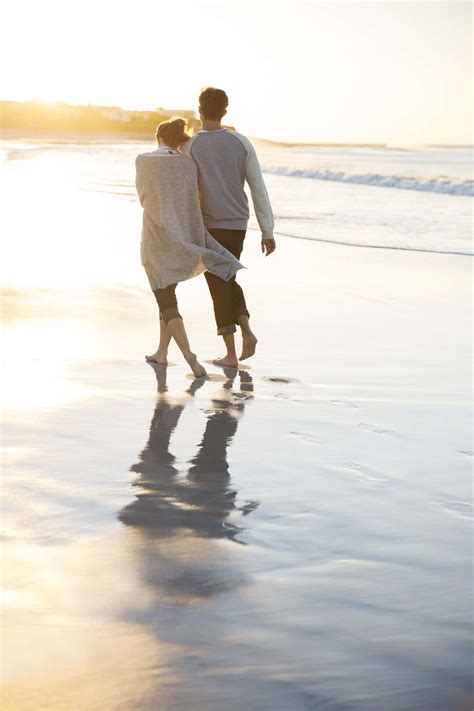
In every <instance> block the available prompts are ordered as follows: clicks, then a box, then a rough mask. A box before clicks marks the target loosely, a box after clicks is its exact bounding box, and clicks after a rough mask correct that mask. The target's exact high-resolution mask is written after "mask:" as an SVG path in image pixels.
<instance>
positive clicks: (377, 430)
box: [357, 422, 397, 437]
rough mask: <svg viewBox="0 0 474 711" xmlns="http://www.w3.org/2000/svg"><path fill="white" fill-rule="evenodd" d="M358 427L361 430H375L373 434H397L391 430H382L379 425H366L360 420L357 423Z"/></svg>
mask: <svg viewBox="0 0 474 711" xmlns="http://www.w3.org/2000/svg"><path fill="white" fill-rule="evenodd" d="M357 427H358V429H360V430H363V431H364V432H375V434H381V435H392V436H395V437H396V435H397V433H396V432H392V431H391V430H383V429H381V428H380V427H375V426H374V425H368V424H367V423H365V422H361V423H360V424H359V425H357Z"/></svg>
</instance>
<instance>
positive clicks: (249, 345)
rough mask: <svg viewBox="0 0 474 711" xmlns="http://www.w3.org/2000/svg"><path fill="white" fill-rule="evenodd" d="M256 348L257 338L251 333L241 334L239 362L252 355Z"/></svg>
mask: <svg viewBox="0 0 474 711" xmlns="http://www.w3.org/2000/svg"><path fill="white" fill-rule="evenodd" d="M256 348H257V338H256V337H255V336H254V334H253V333H249V334H248V335H247V334H242V353H241V355H240V358H239V360H246V359H247V358H250V357H251V356H253V355H254V353H255V350H256Z"/></svg>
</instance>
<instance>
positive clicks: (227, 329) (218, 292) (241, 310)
mask: <svg viewBox="0 0 474 711" xmlns="http://www.w3.org/2000/svg"><path fill="white" fill-rule="evenodd" d="M208 232H209V233H210V234H211V235H212V236H213V237H214V239H215V240H216V241H217V242H219V244H221V245H222V246H223V247H225V248H226V249H228V250H229V252H231V254H233V255H234V257H237V259H239V258H240V255H241V253H242V248H243V246H244V238H245V230H221V229H210V230H208ZM205 277H206V281H207V285H208V287H209V291H210V292H211V298H212V303H213V305H214V315H215V317H216V323H217V333H218V335H219V336H225V335H227V334H228V333H235V331H236V330H237V329H236V327H235V326H236V324H237V323H238V320H239V317H240V316H250V314H249V312H248V311H247V305H246V303H245V297H244V292H243V291H242V288H241V287H240V286H239V285H238V284H237V282H236V281H235V276H233V277H232V279H230V280H229V281H224V280H223V279H219V277H217V276H216V275H215V274H211V273H210V272H206V273H205Z"/></svg>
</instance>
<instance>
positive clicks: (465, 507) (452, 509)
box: [438, 500, 474, 519]
mask: <svg viewBox="0 0 474 711" xmlns="http://www.w3.org/2000/svg"><path fill="white" fill-rule="evenodd" d="M438 503H439V505H440V506H441V508H442V509H444V511H446V512H447V513H450V514H453V515H454V516H460V517H461V518H467V519H472V518H474V510H473V505H472V504H471V503H470V502H469V501H455V500H452V501H439V502H438Z"/></svg>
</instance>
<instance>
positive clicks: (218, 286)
mask: <svg viewBox="0 0 474 711" xmlns="http://www.w3.org/2000/svg"><path fill="white" fill-rule="evenodd" d="M228 103H229V100H228V98H227V94H226V93H225V91H223V90H222V89H214V88H212V87H206V88H205V89H203V90H202V92H201V94H200V96H199V114H200V117H201V121H202V130H201V131H199V132H198V133H196V134H195V136H193V137H192V138H191V139H190V140H189V141H187V142H186V143H185V144H183V146H182V147H181V151H182V152H183V153H185V154H186V155H187V156H189V157H190V158H192V160H193V161H194V162H195V164H196V166H197V169H198V177H199V191H200V194H201V208H202V214H203V218H204V224H205V225H206V228H207V230H208V231H209V232H210V234H211V235H212V236H213V237H214V239H216V240H217V241H218V242H219V243H220V244H222V245H223V246H224V247H226V248H227V249H228V250H229V252H231V253H232V254H233V255H234V256H235V257H237V259H238V258H239V257H240V254H241V252H242V247H243V244H244V238H245V232H246V230H247V223H248V219H249V208H248V200H247V196H246V194H245V191H244V185H245V182H247V183H248V185H249V187H250V192H251V195H252V201H253V205H254V208H255V214H256V216H257V220H258V224H259V226H260V230H261V232H262V252H263V253H264V254H265V255H266V256H268V255H270V254H271V253H272V252H274V251H275V248H276V245H275V239H274V237H273V227H274V221H273V213H272V208H271V205H270V201H269V199H268V194H267V190H266V188H265V183H264V181H263V177H262V172H261V170H260V165H259V163H258V159H257V155H256V153H255V149H254V147H253V146H252V144H251V143H250V141H249V140H248V138H246V137H245V136H242V135H241V134H240V133H237V132H235V131H231V130H229V129H226V128H223V127H222V123H221V122H222V119H223V117H224V116H225V114H226V113H227V106H228ZM205 276H206V281H207V284H208V286H209V291H210V292H211V297H212V301H213V305H214V314H215V317H216V323H217V333H218V335H220V336H222V337H223V339H224V343H225V346H226V354H225V356H224V357H223V358H217V359H216V360H214V363H216V364H217V365H222V366H228V367H233V368H236V367H237V366H238V360H237V352H236V350H235V338H234V333H235V332H236V330H237V329H236V324H237V325H239V326H240V328H241V331H242V352H241V355H240V358H239V360H245V359H246V358H250V356H252V355H253V354H254V353H255V349H256V346H257V339H256V337H255V334H254V333H253V332H252V330H251V328H250V324H249V316H250V314H249V312H248V310H247V305H246V303H245V297H244V293H243V291H242V288H241V287H240V286H239V284H237V282H236V280H235V277H233V278H232V279H231V280H230V281H224V280H222V279H220V278H219V277H216V276H215V275H214V274H210V273H209V272H206V275H205Z"/></svg>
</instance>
